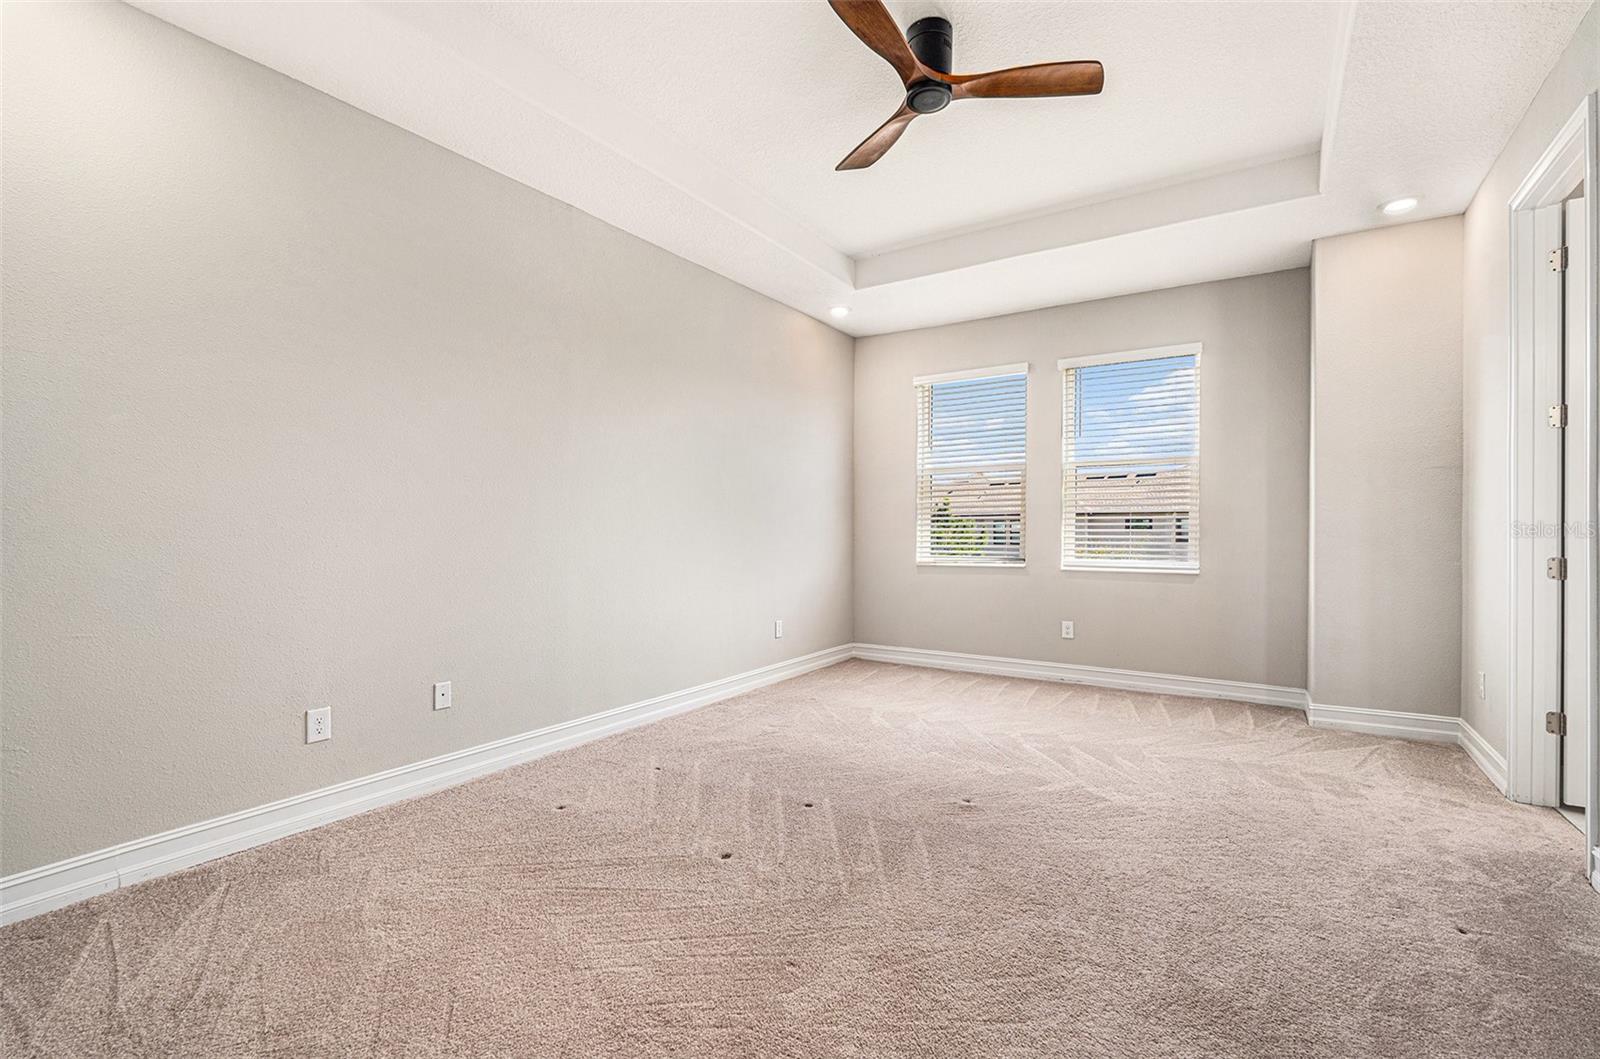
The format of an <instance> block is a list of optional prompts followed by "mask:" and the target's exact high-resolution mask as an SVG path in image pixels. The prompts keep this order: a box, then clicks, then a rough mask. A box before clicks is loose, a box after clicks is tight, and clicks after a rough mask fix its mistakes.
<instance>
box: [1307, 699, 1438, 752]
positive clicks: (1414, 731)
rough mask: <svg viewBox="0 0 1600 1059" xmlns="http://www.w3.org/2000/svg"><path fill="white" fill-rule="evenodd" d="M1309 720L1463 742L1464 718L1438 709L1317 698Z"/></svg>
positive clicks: (1435, 740)
mask: <svg viewBox="0 0 1600 1059" xmlns="http://www.w3.org/2000/svg"><path fill="white" fill-rule="evenodd" d="M1306 720H1308V721H1309V722H1311V727H1313V728H1340V729H1343V730H1344V731H1347V732H1366V733H1367V734H1368V735H1389V736H1395V737H1397V738H1400V739H1418V740H1421V741H1422V742H1425V743H1459V742H1460V735H1461V732H1460V719H1459V718H1456V717H1443V716H1440V715H1439V714H1435V713H1404V712H1402V711H1400V710H1369V709H1365V708H1363V707H1359V706H1327V705H1324V704H1322V703H1318V702H1313V703H1311V704H1310V705H1309V706H1307V707H1306Z"/></svg>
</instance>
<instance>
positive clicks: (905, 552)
mask: <svg viewBox="0 0 1600 1059" xmlns="http://www.w3.org/2000/svg"><path fill="white" fill-rule="evenodd" d="M1309 330H1310V323H1309V285H1308V277H1307V273H1306V271H1305V270H1304V269H1299V270H1295V271H1291V272H1279V273H1274V274H1272V275H1266V276H1254V277H1248V278H1245V279H1234V280H1227V281H1223V282H1219V283H1205V284H1199V285H1196V286H1192V287H1182V288H1178V289H1174V290H1166V291H1157V292H1154V293H1148V294H1135V295H1130V296H1128V297H1125V298H1114V299H1110V300H1107V301H1099V302H1088V303H1083V304H1078V305H1068V306H1061V307H1059V308H1053V309H1041V310H1038V311H1036V312H1029V313H1020V314H1017V315H1014V316H1004V317H998V318H994V319H988V320H975V321H972V322H969V323H962V324H953V325H950V326H947V327H938V328H930V329H926V330H921V331H907V332H902V333H899V334H893V335H882V336H878V337H874V338H864V339H860V340H858V341H857V343H856V408H855V415H856V427H855V433H856V449H855V453H856V455H855V459H856V467H855V493H856V544H855V621H856V638H857V639H858V640H860V641H863V642H869V643H879V644H890V645H895V646H908V647H923V648H932V649H936V650H946V651H964V652H971V653H977V654H990V655H1003V656H1008V657H1013V658H1029V659H1042V660H1050V661H1060V662H1074V663H1080V664H1087V665H1096V666H1111V667H1116V668H1123V669H1137V670H1146V671H1154V672H1160V673H1175V674H1182V675H1185V676H1199V677H1213V678H1219V679H1226V680H1243V681H1251V682H1256V683H1263V684H1277V685H1284V686H1289V687H1297V688H1298V687H1304V686H1305V675H1306V586H1307V577H1306V517H1307V491H1306V478H1307V464H1308V456H1307V436H1308V423H1307V419H1308V408H1307V399H1306V395H1307V388H1308V385H1309V381H1308V372H1309V342H1310V336H1309ZM1194 341H1199V342H1203V343H1204V344H1205V353H1204V355H1203V357H1202V360H1201V382H1200V394H1201V398H1200V399H1201V412H1200V415H1201V426H1200V431H1201V434H1200V445H1201V471H1200V475H1201V485H1200V512H1201V513H1200V541H1201V544H1200V551H1201V560H1200V562H1201V569H1200V573H1199V574H1198V575H1181V574H1129V573H1112V572H1103V573H1102V572H1086V571H1081V570H1072V571H1064V570H1062V569H1060V556H1061V537H1060V532H1061V529H1060V527H1061V485H1060V482H1061V382H1060V376H1059V374H1058V373H1057V370H1056V361H1057V360H1058V359H1060V358H1061V357H1067V356H1075V355H1078V356H1081V355H1087V354H1093V353H1107V352H1113V351H1117V350H1130V349H1140V348H1149V347H1153V346H1164V345H1172V344H1176V343H1180V342H1194ZM1024 360H1025V361H1028V362H1029V363H1030V364H1031V365H1032V370H1031V374H1030V377H1029V380H1028V501H1027V502H1028V527H1027V557H1028V564H1027V566H1026V567H1025V568H1022V569H959V568H951V567H928V566H924V567H918V566H917V565H916V563H915V561H914V555H913V548H912V540H913V534H914V531H915V523H916V512H915V467H916V427H915V404H914V401H913V398H912V384H911V380H912V378H913V377H914V376H916V375H922V374H929V373H934V372H942V371H952V370H956V369H961V368H975V367H982V366H984V365H990V364H1008V363H1015V362H1019V361H1024ZM1063 619H1071V620H1072V621H1074V622H1075V623H1076V629H1075V631H1076V633H1077V638H1076V639H1074V640H1070V641H1068V640H1062V639H1061V637H1060V622H1061V621H1062V620H1063Z"/></svg>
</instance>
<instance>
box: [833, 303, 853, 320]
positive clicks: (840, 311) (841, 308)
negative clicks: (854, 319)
mask: <svg viewBox="0 0 1600 1059" xmlns="http://www.w3.org/2000/svg"><path fill="white" fill-rule="evenodd" d="M828 315H829V316H831V317H833V318H834V319H835V320H843V319H844V318H845V317H847V316H849V315H850V307H849V306H848V305H835V306H834V307H833V308H831V309H829V310H828Z"/></svg>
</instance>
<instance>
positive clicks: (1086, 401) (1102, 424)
mask: <svg viewBox="0 0 1600 1059" xmlns="http://www.w3.org/2000/svg"><path fill="white" fill-rule="evenodd" d="M1075 370H1076V371H1077V401H1078V414H1077V416H1076V417H1075V422H1076V426H1077V436H1076V438H1075V439H1074V441H1075V450H1076V451H1075V455H1076V457H1077V459H1078V460H1079V461H1080V462H1085V461H1090V462H1092V461H1105V462H1107V463H1111V462H1112V461H1115V466H1116V467H1117V469H1119V470H1132V471H1140V470H1155V469H1158V468H1161V467H1164V466H1170V465H1171V463H1172V462H1173V461H1174V460H1185V459H1189V458H1192V457H1193V456H1194V455H1195V453H1196V448H1197V443H1198V436H1197V431H1196V423H1197V417H1198V414H1199V409H1198V408H1197V407H1196V403H1195V396H1196V395H1195V392H1194V386H1195V382H1194V379H1195V374H1194V373H1195V358H1194V356H1193V355H1189V356H1181V357H1162V358H1160V359H1157V360H1141V361H1131V362H1129V361H1125V362H1122V363H1118V364H1095V365H1089V366H1086V367H1082V368H1077V369H1075ZM1128 461H1133V462H1132V463H1130V462H1128ZM1141 461H1148V464H1147V465H1146V464H1145V463H1143V462H1141Z"/></svg>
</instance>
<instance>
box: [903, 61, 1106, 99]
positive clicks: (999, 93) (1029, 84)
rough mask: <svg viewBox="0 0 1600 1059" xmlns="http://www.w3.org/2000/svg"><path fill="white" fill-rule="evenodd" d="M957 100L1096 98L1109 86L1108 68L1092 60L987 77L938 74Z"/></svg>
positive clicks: (1043, 65)
mask: <svg viewBox="0 0 1600 1059" xmlns="http://www.w3.org/2000/svg"><path fill="white" fill-rule="evenodd" d="M934 76H935V77H937V78H939V80H941V81H944V82H945V83H946V84H948V85H949V86H950V87H951V89H952V90H953V98H955V99H1026V98H1031V97H1036V96H1093V95H1098V94H1099V92H1100V90H1101V89H1102V88H1104V87H1105V84H1106V71H1105V67H1103V66H1101V65H1100V64H1099V63H1097V62H1095V61H1093V60H1092V59H1091V60H1087V61H1084V62H1070V63H1039V64H1038V65H1036V66H1013V67H1011V68H1010V69H1008V70H991V71H989V72H988V73H986V74H937V73H936V74H934Z"/></svg>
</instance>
